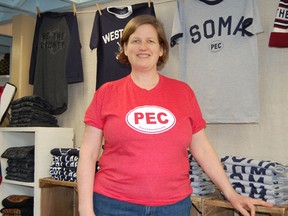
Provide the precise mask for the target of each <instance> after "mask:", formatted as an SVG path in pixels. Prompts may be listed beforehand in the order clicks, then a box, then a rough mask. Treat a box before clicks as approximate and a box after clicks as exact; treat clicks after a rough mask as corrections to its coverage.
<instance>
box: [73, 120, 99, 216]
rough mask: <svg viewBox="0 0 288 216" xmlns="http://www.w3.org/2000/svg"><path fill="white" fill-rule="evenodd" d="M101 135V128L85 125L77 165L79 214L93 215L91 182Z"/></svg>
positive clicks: (83, 215) (92, 181)
mask: <svg viewBox="0 0 288 216" xmlns="http://www.w3.org/2000/svg"><path fill="white" fill-rule="evenodd" d="M102 137H103V132H102V130H100V129H98V128H96V127H93V126H89V125H86V127H85V131H84V136H83V141H82V144H81V147H80V155H79V161H78V166H77V190H78V210H79V213H80V216H95V214H94V211H93V184H94V177H95V168H96V162H97V160H98V157H99V152H100V148H101V145H102Z"/></svg>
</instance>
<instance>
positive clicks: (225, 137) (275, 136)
mask: <svg viewBox="0 0 288 216" xmlns="http://www.w3.org/2000/svg"><path fill="white" fill-rule="evenodd" d="M139 2H143V1H138V0H133V1H132V0H118V1H113V2H110V3H107V4H100V7H101V8H102V9H103V8H106V7H108V6H123V5H131V4H135V3H139ZM153 2H154V5H155V11H156V15H157V17H158V18H159V19H160V20H161V21H162V22H163V23H164V26H165V28H166V34H167V37H168V38H169V37H170V35H171V30H172V23H173V14H174V11H175V10H176V2H175V1H174V0H154V1H153ZM257 3H258V7H259V12H260V15H261V20H262V25H263V29H264V32H263V33H261V34H260V35H259V36H258V42H259V88H260V95H259V97H260V119H259V123H258V124H209V125H208V126H207V128H206V131H207V134H208V136H209V138H210V141H211V143H212V144H213V145H214V147H215V149H216V151H217V152H218V154H219V155H236V156H244V157H249V158H255V159H269V160H274V161H279V162H281V163H288V159H287V158H288V157H287V150H286V149H287V146H288V132H287V131H288V69H287V67H288V63H287V57H288V48H283V49H280V48H269V47H268V41H269V36H270V32H271V30H272V27H273V23H274V18H275V13H276V9H277V7H278V3H279V1H278V0H257ZM95 10H96V6H95V7H89V8H85V9H81V10H80V9H79V10H78V12H81V11H82V12H83V13H78V14H77V17H78V22H79V30H80V39H81V43H82V58H83V67H84V79H85V81H84V83H80V84H72V85H69V104H68V110H67V111H66V112H65V113H64V114H62V115H61V116H59V117H58V120H59V124H60V125H61V126H65V127H73V128H74V129H75V145H76V146H77V147H78V146H80V145H81V140H82V135H83V131H84V127H85V126H84V124H83V117H84V114H85V110H86V108H87V106H88V105H89V103H90V101H91V99H92V97H93V93H94V90H95V83H96V64H97V62H96V52H97V50H90V48H89V40H90V34H91V30H92V25H93V20H94V12H93V11H95ZM87 11H92V12H90V13H88V12H87ZM84 12H85V13H84ZM178 72H179V71H178V47H177V46H176V47H173V48H171V49H170V58H169V61H168V63H167V64H166V66H165V67H164V69H163V70H162V71H161V73H163V74H164V75H167V76H169V77H173V78H178ZM119 130H121V129H120V128H119Z"/></svg>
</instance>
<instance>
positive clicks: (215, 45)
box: [210, 41, 224, 52]
mask: <svg viewBox="0 0 288 216" xmlns="http://www.w3.org/2000/svg"><path fill="white" fill-rule="evenodd" d="M223 47H224V43H223V42H222V41H213V42H212V43H211V44H210V51H212V52H218V51H220V50H222V49H223Z"/></svg>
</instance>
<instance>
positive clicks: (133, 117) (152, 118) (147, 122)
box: [126, 105, 176, 134]
mask: <svg viewBox="0 0 288 216" xmlns="http://www.w3.org/2000/svg"><path fill="white" fill-rule="evenodd" d="M126 123H127V124H128V125H129V127H131V128H132V129H133V130H136V131H138V132H140V133H145V134H159V133H163V132H165V131H168V130H170V129H171V128H172V127H173V126H174V125H175V123H176V118H175V116H174V115H173V113H172V112H170V111H169V110H168V109H165V108H163V107H159V106H148V105H147V106H139V107H136V108H134V109H132V110H130V111H129V112H128V113H127V115H126Z"/></svg>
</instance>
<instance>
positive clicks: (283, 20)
mask: <svg viewBox="0 0 288 216" xmlns="http://www.w3.org/2000/svg"><path fill="white" fill-rule="evenodd" d="M287 8H288V0H280V1H279V6H278V8H277V11H276V17H275V20H274V25H273V30H272V32H271V34H270V39H269V46H270V47H288V26H287V23H288V16H287Z"/></svg>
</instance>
